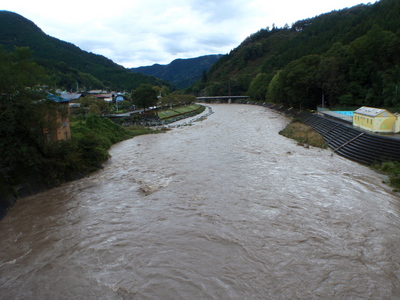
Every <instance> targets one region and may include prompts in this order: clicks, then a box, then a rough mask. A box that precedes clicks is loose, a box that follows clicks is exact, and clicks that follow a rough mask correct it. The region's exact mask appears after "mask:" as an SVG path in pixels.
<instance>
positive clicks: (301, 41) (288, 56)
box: [188, 0, 400, 108]
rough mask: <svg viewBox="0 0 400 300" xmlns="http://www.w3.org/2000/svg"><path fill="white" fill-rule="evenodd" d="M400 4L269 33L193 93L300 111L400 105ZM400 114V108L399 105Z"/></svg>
mask: <svg viewBox="0 0 400 300" xmlns="http://www.w3.org/2000/svg"><path fill="white" fill-rule="evenodd" d="M399 15H400V1H398V0H381V1H379V2H376V3H375V4H367V5H363V4H360V5H357V6H354V7H351V8H346V9H343V10H339V11H332V12H330V13H326V14H322V15H320V16H317V17H314V18H310V19H306V20H299V21H297V22H296V23H294V24H293V25H292V26H291V27H289V26H285V28H265V29H261V30H260V31H258V32H257V33H255V34H253V35H251V36H250V37H248V38H246V39H245V40H244V41H243V42H242V43H241V44H240V45H239V46H238V47H237V48H235V49H234V50H232V51H231V53H229V54H227V55H225V56H223V57H222V58H221V59H220V60H218V61H217V63H216V64H214V65H213V66H212V67H211V68H210V70H209V72H208V74H207V78H203V80H201V81H199V82H197V83H196V84H195V85H194V86H192V87H191V88H190V89H189V90H188V91H190V92H192V93H196V94H201V95H228V93H229V89H230V91H231V94H232V95H244V94H247V95H249V96H251V97H252V98H253V99H256V100H261V101H268V102H276V103H283V104H285V105H288V106H293V107H303V108H315V107H316V106H317V105H319V104H321V101H322V95H324V100H325V104H327V105H330V106H339V105H340V106H361V105H369V106H379V107H396V106H400V105H399V100H400V99H399V97H398V85H399V84H400V51H399V49H400V18H399V17H398V16H399ZM399 108H400V107H399Z"/></svg>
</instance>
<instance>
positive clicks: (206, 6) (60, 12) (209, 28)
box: [0, 0, 375, 68]
mask: <svg viewBox="0 0 400 300" xmlns="http://www.w3.org/2000/svg"><path fill="white" fill-rule="evenodd" d="M368 2H370V1H364V2H363V1H362V0H303V1H299V0H286V1H282V0H113V1H99V0H96V1H93V0H80V1H77V0H69V1H63V2H59V1H54V0H35V1H32V0H2V1H1V4H0V10H9V11H13V12H16V13H18V14H20V15H22V16H23V17H25V18H27V19H29V20H31V21H33V22H34V23H35V24H36V25H38V26H39V27H40V28H41V29H42V30H43V31H44V32H45V33H46V34H48V35H50V36H53V37H56V38H58V39H61V40H63V41H67V42H70V43H73V44H75V45H77V46H78V47H80V48H81V49H83V50H86V51H90V52H93V53H96V54H102V55H104V56H106V57H108V58H110V59H112V60H113V61H114V62H116V63H118V64H121V65H123V66H125V67H127V68H130V67H139V66H148V65H153V64H155V63H159V64H168V63H170V62H171V61H172V60H174V59H176V58H193V57H198V56H202V55H208V54H226V53H229V52H230V51H231V50H232V49H234V48H235V47H237V46H238V45H239V44H240V43H241V42H242V41H243V40H244V39H245V38H246V37H247V36H249V35H250V34H252V33H255V32H257V31H258V30H260V29H262V28H266V27H268V26H269V27H272V24H275V25H276V26H278V27H283V26H284V25H285V24H286V23H287V24H289V25H291V24H292V23H294V22H296V21H298V20H302V19H306V18H311V17H314V16H317V15H320V14H323V13H327V12H330V11H332V10H339V9H343V8H346V7H352V6H355V5H358V4H361V3H364V4H365V3H368ZM371 2H372V3H375V1H371ZM0 21H1V20H0Z"/></svg>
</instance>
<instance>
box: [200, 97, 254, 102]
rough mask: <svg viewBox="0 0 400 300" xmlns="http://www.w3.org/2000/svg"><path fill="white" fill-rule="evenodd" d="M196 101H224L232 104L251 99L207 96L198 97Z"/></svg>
mask: <svg viewBox="0 0 400 300" xmlns="http://www.w3.org/2000/svg"><path fill="white" fill-rule="evenodd" d="M196 99H197V101H202V102H213V101H222V102H227V103H231V102H232V100H238V99H239V100H240V99H242V100H244V99H249V96H207V97H197V98H196Z"/></svg>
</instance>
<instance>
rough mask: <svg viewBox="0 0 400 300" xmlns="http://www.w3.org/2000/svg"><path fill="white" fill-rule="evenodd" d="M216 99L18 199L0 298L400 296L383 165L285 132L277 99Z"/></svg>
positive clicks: (398, 231)
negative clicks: (261, 102)
mask: <svg viewBox="0 0 400 300" xmlns="http://www.w3.org/2000/svg"><path fill="white" fill-rule="evenodd" d="M211 107H212V109H213V111H214V113H213V114H212V115H210V116H209V117H208V118H207V119H206V120H203V121H201V122H195V123H194V124H193V126H182V127H179V128H174V129H172V130H171V131H168V132H166V133H164V134H155V135H146V136H140V137H136V138H134V139H131V140H128V141H125V142H122V143H119V144H117V145H114V146H113V147H112V149H111V154H112V158H111V159H110V160H109V161H108V162H107V163H106V164H105V165H104V169H102V170H100V171H98V172H96V173H94V174H92V175H91V176H89V177H87V178H84V179H81V180H78V181H75V182H71V183H68V184H65V185H63V186H61V187H59V188H55V189H52V190H49V191H46V192H44V193H40V194H38V195H34V196H31V197H28V198H24V199H21V200H19V201H18V202H17V204H16V205H15V206H14V207H13V208H12V209H11V211H10V212H9V213H8V215H7V216H6V217H5V218H4V219H3V220H2V221H1V222H0V232H1V236H2V240H1V246H0V276H1V277H0V294H1V298H3V299H310V298H312V299H367V298H368V299H378V298H379V299H393V298H399V297H400V280H399V277H400V269H399V263H400V251H399V249H400V209H399V208H400V205H399V197H398V196H397V195H396V194H394V193H392V192H391V189H390V188H389V187H388V186H386V185H385V184H383V183H382V180H383V179H384V177H383V176H382V175H379V174H377V173H375V172H374V171H372V170H370V169H369V168H367V167H364V166H362V165H359V164H357V163H354V162H351V161H348V160H346V159H344V158H342V157H340V156H337V155H335V154H333V153H332V151H330V150H321V149H318V148H312V147H311V148H308V149H307V148H305V147H301V146H298V145H297V144H296V142H294V141H292V140H290V139H287V138H285V137H283V136H280V135H279V134H278V132H279V130H281V129H283V128H284V127H285V125H286V124H287V123H288V122H289V120H288V119H286V117H285V116H282V115H280V114H278V113H277V112H275V111H272V110H269V109H267V108H264V107H259V106H247V105H227V104H220V105H211Z"/></svg>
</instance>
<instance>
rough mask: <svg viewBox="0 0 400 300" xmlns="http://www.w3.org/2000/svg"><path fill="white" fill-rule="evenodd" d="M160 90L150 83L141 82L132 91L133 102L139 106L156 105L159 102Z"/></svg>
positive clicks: (144, 108) (144, 107)
mask: <svg viewBox="0 0 400 300" xmlns="http://www.w3.org/2000/svg"><path fill="white" fill-rule="evenodd" d="M157 96H158V92H157V90H156V89H154V88H153V86H151V85H150V84H141V85H140V86H139V87H138V88H137V89H135V90H134V91H133V92H132V96H131V97H132V102H133V103H134V104H135V105H136V107H138V108H143V110H146V108H148V107H151V106H155V105H156V104H157V100H158V99H157Z"/></svg>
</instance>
